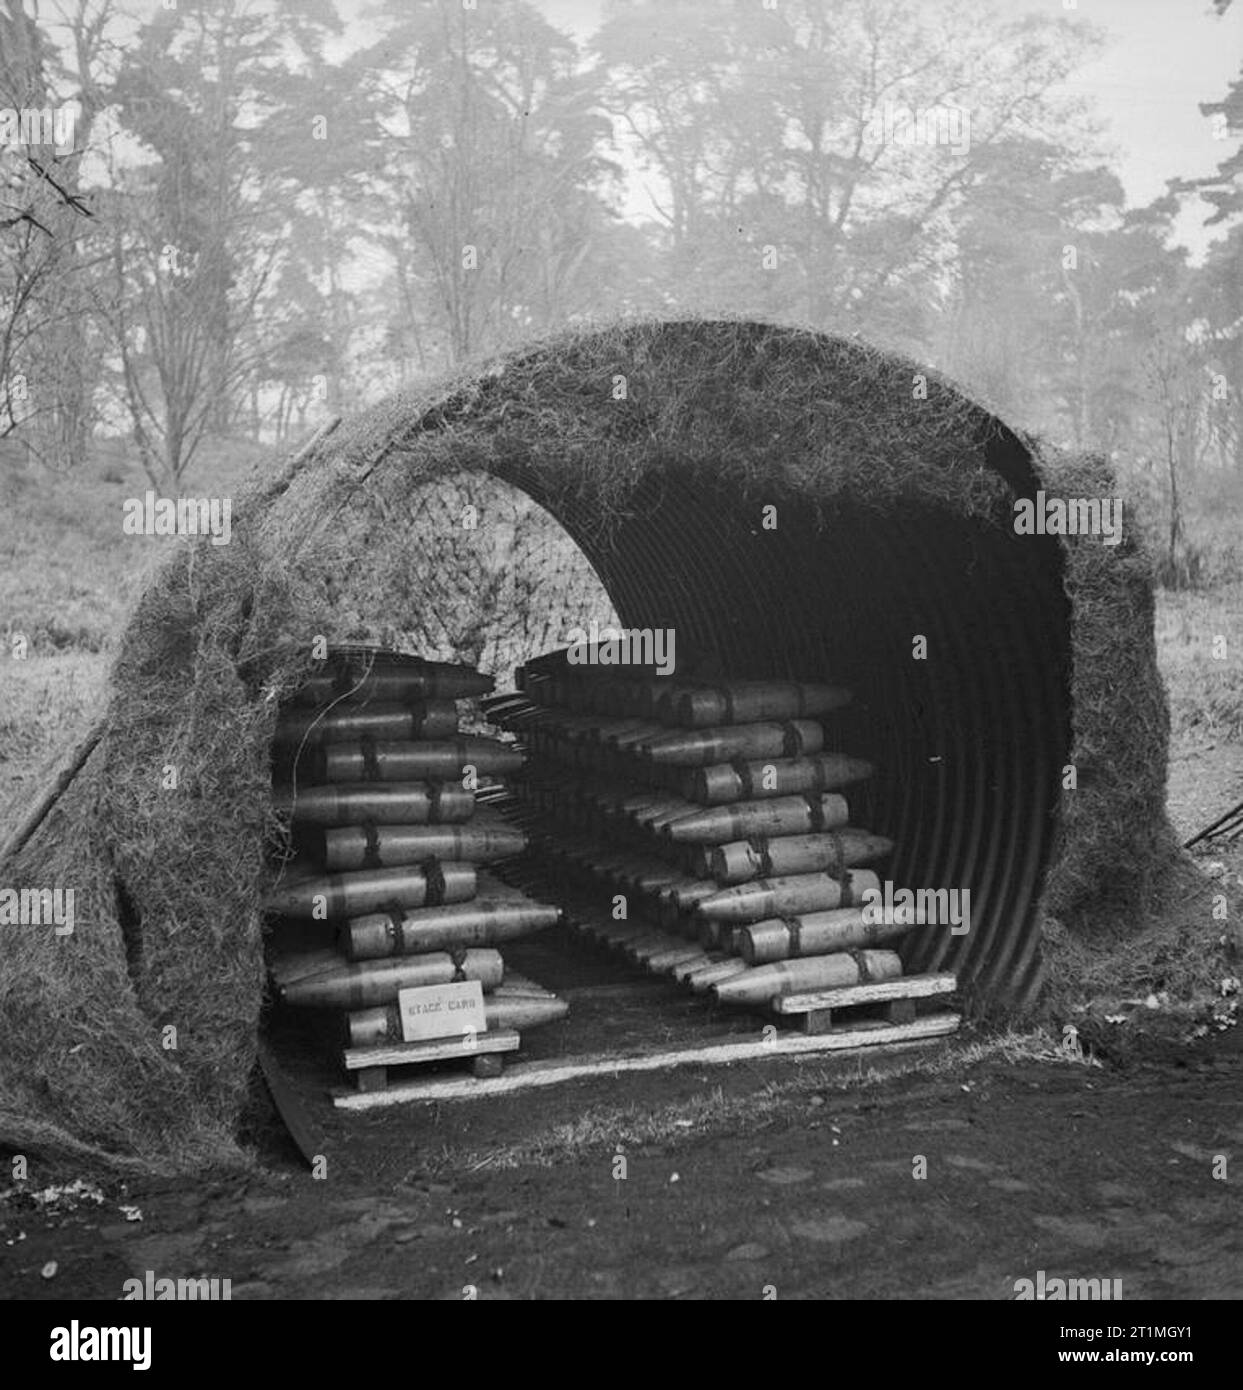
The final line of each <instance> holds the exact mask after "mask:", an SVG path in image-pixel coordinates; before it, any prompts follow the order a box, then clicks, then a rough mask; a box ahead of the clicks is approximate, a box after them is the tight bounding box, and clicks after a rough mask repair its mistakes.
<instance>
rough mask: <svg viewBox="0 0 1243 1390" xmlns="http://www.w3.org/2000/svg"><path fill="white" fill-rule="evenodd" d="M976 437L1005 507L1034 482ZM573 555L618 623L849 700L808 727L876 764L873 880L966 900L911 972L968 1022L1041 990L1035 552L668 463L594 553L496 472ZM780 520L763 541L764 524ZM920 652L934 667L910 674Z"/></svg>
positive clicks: (919, 514) (1049, 733) (861, 803)
mask: <svg viewBox="0 0 1243 1390" xmlns="http://www.w3.org/2000/svg"><path fill="white" fill-rule="evenodd" d="M981 428H982V436H981V437H980V438H979V439H978V440H976V441H972V443H974V444H975V446H976V448H977V449H978V448H979V447H980V446H982V448H983V453H984V457H985V459H986V460H987V463H988V465H989V466H990V467H991V468H993V469H995V470H996V471H997V472H998V473H999V474H1000V475H1001V476H1002V477H1003V478H1004V479H1005V480H1006V482H1007V483H1008V484H1009V486H1010V487H1011V488H1013V489H1014V491H1015V493H1016V494H1019V495H1022V494H1028V493H1032V492H1034V491H1035V490H1036V489H1037V488H1038V487H1039V482H1038V480H1037V478H1036V474H1035V472H1034V470H1033V466H1032V462H1031V460H1030V458H1029V456H1028V454H1027V451H1026V450H1025V449H1024V448H1023V446H1022V444H1021V443H1020V442H1019V441H1018V439H1017V438H1016V437H1015V436H1014V435H1013V434H1011V433H1010V432H1009V431H1008V430H1006V429H1005V428H1004V427H1002V426H1000V425H999V424H997V423H996V422H991V421H990V422H987V423H986V424H984V425H983V426H982V427H981ZM497 471H498V472H499V473H501V475H502V476H504V477H506V478H507V479H508V480H509V481H511V482H513V483H515V484H516V485H518V486H519V487H522V488H523V489H524V491H527V492H528V493H529V494H530V495H531V496H532V497H534V498H535V500H537V501H539V502H540V503H541V504H542V505H544V506H546V507H547V508H548V509H549V510H550V511H551V512H552V513H553V515H554V516H555V517H556V518H557V520H558V521H559V522H560V523H561V524H562V525H563V526H564V527H565V529H566V530H567V532H568V533H569V535H570V536H571V537H572V538H573V539H574V541H575V542H576V544H578V545H579V547H580V548H581V549H582V550H583V552H584V554H585V555H586V556H587V558H588V559H589V560H590V561H591V563H592V565H593V566H594V567H595V569H596V571H597V573H598V574H599V576H600V578H601V580H602V582H603V584H604V586H605V587H606V589H607V590H608V592H609V595H610V597H611V598H612V600H613V603H614V605H615V607H616V609H617V612H618V615H619V617H620V619H621V621H622V623H623V624H624V625H626V626H627V627H663V628H673V629H675V631H676V633H677V637H678V641H679V642H680V643H682V644H683V647H684V649H689V648H692V647H693V648H696V649H702V650H706V651H709V652H711V653H713V654H714V655H716V656H717V657H718V658H719V660H720V663H721V666H722V667H723V669H724V670H725V671H726V672H727V673H728V674H730V675H733V676H741V677H765V676H771V677H779V678H788V679H802V680H812V681H818V680H825V681H831V682H839V683H842V684H845V685H847V686H849V687H850V688H851V689H853V690H854V692H855V701H854V704H853V705H852V706H851V707H850V708H848V709H847V710H844V711H841V712H840V713H839V714H836V715H835V716H834V717H833V719H832V720H830V721H827V722H826V734H827V736H828V739H829V742H828V743H827V744H826V747H828V748H832V749H834V750H835V751H842V752H848V753H851V754H857V755H860V756H863V757H866V758H868V759H869V760H871V761H873V762H874V763H875V764H876V766H877V768H878V774H877V776H876V777H875V778H873V779H872V780H871V782H869V783H866V784H863V785H862V786H860V787H856V788H851V789H850V795H849V796H848V799H849V801H850V804H851V811H852V815H851V823H852V824H857V825H866V826H868V827H869V828H871V829H873V830H876V831H878V832H880V833H882V834H884V835H887V836H890V837H891V838H892V839H893V840H894V841H895V844H896V848H895V852H894V854H893V857H892V859H891V861H890V863H889V866H888V868H887V870H886V871H885V873H884V874H882V877H889V878H891V879H892V880H893V882H894V883H895V884H898V885H908V886H911V887H926V888H939V887H945V888H951V887H955V888H969V889H970V890H971V929H970V931H969V933H967V934H966V935H963V936H957V937H955V936H952V935H951V934H950V933H949V932H948V930H945V929H940V930H937V931H935V932H925V933H918V932H917V933H912V934H909V935H908V936H907V937H906V938H905V939H904V942H903V943H901V944H900V945H899V950H900V953H901V954H902V956H903V963H904V968H905V969H906V971H907V972H908V973H913V972H918V971H928V970H940V969H946V970H954V971H956V972H957V973H958V975H959V981H960V988H961V990H962V994H963V997H964V1000H965V1003H966V1006H967V1007H968V1008H969V1009H970V1010H972V1011H973V1012H975V1013H977V1014H981V1013H994V1012H996V1013H1002V1012H1009V1011H1010V1010H1012V1009H1014V1008H1016V1007H1018V1006H1021V1005H1023V1004H1026V1003H1028V1002H1030V1000H1031V999H1032V998H1033V997H1034V995H1035V991H1036V989H1037V987H1038V984H1039V964H1040V962H1039V926H1038V907H1039V899H1040V892H1041V888H1042V883H1043V878H1044V874H1045V871H1046V868H1047V866H1048V863H1049V860H1050V857H1051V854H1052V852H1053V848H1054V842H1055V833H1056V830H1057V810H1058V803H1059V795H1060V786H1061V778H1062V773H1063V768H1064V766H1065V765H1066V763H1067V762H1068V761H1069V749H1070V744H1071V708H1070V669H1071V665H1070V664H1071V637H1070V607H1069V603H1068V600H1067V597H1066V594H1065V591H1064V588H1063V573H1062V568H1063V563H1062V551H1061V549H1060V547H1059V546H1058V544H1057V542H1056V539H1055V538H1053V537H1033V538H1026V537H1025V538H1023V539H1022V540H1021V541H1020V540H1018V538H1016V537H1015V536H1014V534H1013V532H1012V531H1009V532H1006V531H1004V530H999V529H998V528H997V527H989V526H985V525H982V524H980V523H977V522H974V521H972V520H971V519H969V518H966V517H964V516H962V515H959V514H955V513H954V512H952V511H950V510H948V509H945V510H931V509H930V510H913V509H912V508H911V507H910V505H909V504H904V505H903V506H902V507H901V508H895V509H893V510H888V511H887V510H878V509H877V508H876V507H875V506H872V505H867V504H866V502H860V503H859V504H850V503H842V502H840V501H836V502H834V503H833V504H831V505H830V506H821V505H820V504H818V503H817V502H816V501H815V499H814V498H812V497H809V496H807V495H806V494H805V493H802V492H787V493H785V494H782V493H780V492H776V491H774V490H773V489H772V488H770V487H767V486H765V485H764V484H763V482H762V481H761V482H759V483H757V484H756V485H755V487H754V490H753V491H752V492H750V493H740V492H739V491H738V489H737V488H736V487H734V486H732V485H731V486H723V487H721V488H720V489H719V490H717V491H715V492H714V491H713V490H711V489H710V488H707V487H705V483H704V479H703V475H702V472H701V471H696V472H694V473H692V472H691V471H689V470H683V468H682V467H680V465H679V462H678V460H677V459H676V458H666V459H665V460H664V461H663V462H662V467H661V468H660V471H659V473H658V474H655V475H653V474H649V475H648V477H647V478H646V479H645V480H644V481H643V482H642V483H641V484H640V485H639V487H638V488H637V489H636V491H635V492H634V494H633V495H632V496H631V497H630V499H629V513H630V514H629V516H628V519H627V520H626V521H625V522H624V523H623V524H621V525H620V526H618V527H616V528H614V529H612V530H611V532H609V534H608V536H607V539H604V540H602V539H600V528H599V526H598V524H596V518H594V517H593V516H592V515H590V514H588V513H587V512H586V511H584V510H583V509H581V508H579V507H577V506H575V505H574V504H570V505H566V504H565V503H564V502H563V501H562V502H559V501H558V500H557V499H556V498H552V497H548V496H547V495H545V493H544V491H543V490H542V489H541V487H540V485H539V482H538V481H537V480H536V479H535V478H533V477H532V476H531V474H530V472H529V471H528V470H525V469H523V468H522V467H513V468H510V467H502V468H501V469H498V470H497ZM766 506H774V507H775V508H776V520H777V525H776V528H775V529H765V528H764V527H763V526H762V524H761V517H762V509H763V508H764V507H766ZM920 635H922V636H923V637H925V638H926V639H927V644H928V651H929V657H930V659H926V660H919V659H916V658H915V654H914V652H915V647H914V644H915V639H916V637H917V636H920Z"/></svg>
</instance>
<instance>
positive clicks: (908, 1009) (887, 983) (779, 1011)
mask: <svg viewBox="0 0 1243 1390" xmlns="http://www.w3.org/2000/svg"><path fill="white" fill-rule="evenodd" d="M957 987H958V980H957V977H956V976H954V975H950V974H942V975H907V976H905V977H904V978H902V979H900V980H883V981H881V982H879V983H877V984H870V985H849V986H847V987H845V988H843V989H826V990H818V991H816V992H815V993H808V994H786V995H781V996H779V997H778V998H776V999H774V1000H773V1001H772V1011H773V1013H775V1014H776V1015H777V1016H778V1017H779V1018H782V1019H787V1020H788V1019H791V1018H800V1017H801V1019H802V1023H803V1032H804V1033H811V1034H825V1033H839V1032H844V1031H847V1030H850V1031H863V1032H866V1031H867V1030H868V1028H869V1027H872V1028H889V1027H891V1026H892V1025H895V1024H907V1023H913V1022H914V1021H915V1016H916V1000H918V999H930V998H935V997H937V996H939V995H947V994H952V993H953V992H954V990H955V989H956V988H957Z"/></svg>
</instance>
